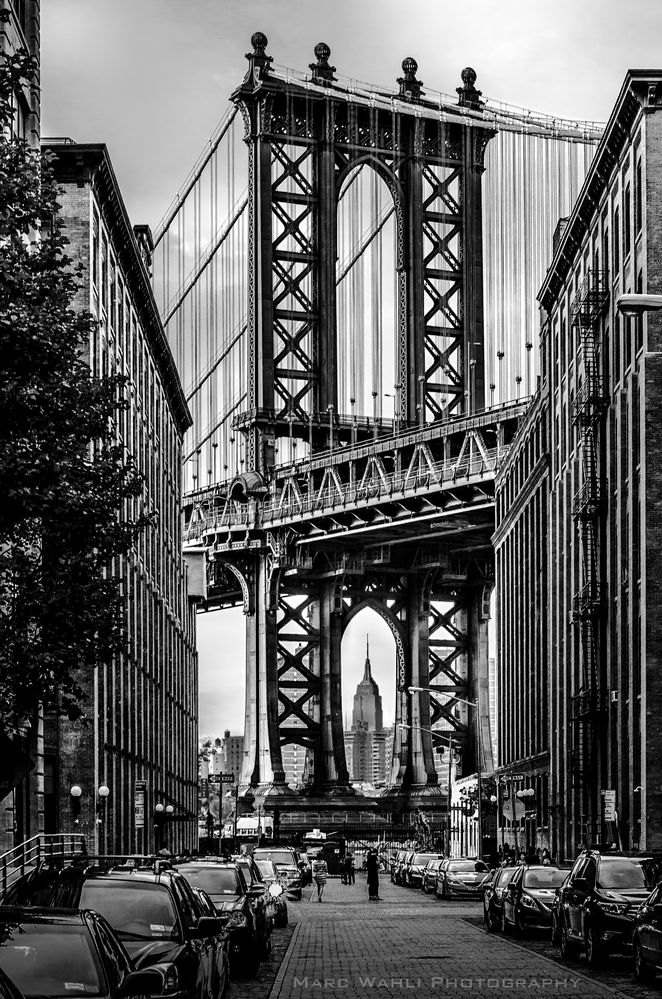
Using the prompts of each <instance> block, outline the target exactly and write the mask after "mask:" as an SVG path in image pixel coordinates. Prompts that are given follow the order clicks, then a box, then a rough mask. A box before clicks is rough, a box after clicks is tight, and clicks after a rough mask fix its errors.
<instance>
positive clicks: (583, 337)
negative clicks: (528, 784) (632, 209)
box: [571, 270, 609, 786]
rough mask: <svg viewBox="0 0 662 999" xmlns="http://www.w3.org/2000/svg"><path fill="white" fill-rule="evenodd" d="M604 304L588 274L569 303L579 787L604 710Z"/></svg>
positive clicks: (604, 285)
mask: <svg viewBox="0 0 662 999" xmlns="http://www.w3.org/2000/svg"><path fill="white" fill-rule="evenodd" d="M608 302H609V291H608V281H607V273H606V271H596V270H590V271H588V272H587V274H586V277H585V278H584V280H583V282H582V284H581V285H580V286H579V288H578V290H577V295H576V297H575V299H574V301H573V303H572V310H571V317H572V325H573V326H574V328H575V330H576V334H577V339H578V359H579V361H580V365H579V370H580V371H581V372H582V376H581V381H580V383H579V387H578V391H577V394H576V396H575V400H574V404H573V413H572V420H573V425H574V426H575V427H576V428H577V431H578V434H579V451H580V455H581V485H580V487H579V489H578V490H577V493H576V494H575V497H574V500H573V508H572V516H573V520H574V521H575V523H576V525H577V534H578V538H579V552H580V557H581V586H580V588H579V590H578V591H577V593H575V595H574V597H573V607H572V619H573V623H574V624H575V625H576V627H577V628H578V629H579V633H580V636H581V647H582V674H581V675H582V681H581V686H580V689H579V690H578V691H577V693H576V694H575V696H574V697H573V721H574V726H575V746H574V752H573V769H574V773H575V778H576V780H577V781H578V783H579V784H580V786H581V785H583V783H584V782H583V780H582V775H583V774H584V773H586V772H587V771H588V770H590V769H592V767H593V765H594V760H593V759H592V747H593V744H594V734H595V727H596V725H597V724H598V721H599V717H600V714H601V712H602V710H603V702H602V694H601V690H600V671H599V665H600V619H601V614H602V610H603V601H604V597H605V594H604V593H603V591H602V586H601V573H600V544H599V539H600V529H601V520H602V517H603V515H604V508H605V501H606V489H605V484H604V481H603V479H602V478H601V476H600V467H599V460H598V446H599V431H600V420H601V417H602V414H603V413H604V410H605V408H606V406H607V394H606V386H605V385H604V382H603V378H602V375H601V371H600V359H599V355H598V351H597V338H598V335H599V329H600V318H601V316H602V314H603V312H604V310H605V308H606V306H607V304H608Z"/></svg>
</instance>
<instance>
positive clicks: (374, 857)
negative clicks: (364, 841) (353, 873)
mask: <svg viewBox="0 0 662 999" xmlns="http://www.w3.org/2000/svg"><path fill="white" fill-rule="evenodd" d="M366 869H367V872H368V901H369V902H381V899H380V897H379V856H378V854H377V851H376V850H371V851H370V853H369V854H368V862H367V865H366Z"/></svg>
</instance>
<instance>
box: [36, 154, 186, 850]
mask: <svg viewBox="0 0 662 999" xmlns="http://www.w3.org/2000/svg"><path fill="white" fill-rule="evenodd" d="M50 151H51V152H53V153H54V154H55V157H56V158H55V163H54V165H55V171H56V179H57V182H58V184H59V185H60V186H61V187H62V189H63V194H62V196H61V198H60V203H61V215H62V218H63V220H64V224H65V231H66V235H67V237H68V239H69V246H68V252H69V254H70V256H72V257H73V259H74V260H75V261H76V262H77V263H80V264H82V266H83V268H84V274H85V279H84V280H83V282H82V283H81V288H80V291H79V295H78V299H77V302H76V305H77V307H80V308H85V309H89V310H90V311H91V312H92V313H93V315H95V316H96V317H97V318H98V320H99V322H98V327H97V329H96V331H95V334H94V336H93V338H92V342H91V343H90V365H91V367H92V369H93V370H94V371H95V373H96V374H99V375H101V374H105V373H109V374H112V373H115V372H118V373H121V374H123V375H124V376H125V377H126V379H127V382H128V386H129V391H128V398H129V407H128V409H127V410H126V411H125V412H123V413H121V414H120V415H119V417H118V419H117V425H116V434H117V438H118V440H119V441H120V442H121V443H122V444H123V445H124V447H125V449H126V451H127V453H129V454H131V455H132V456H133V458H134V459H135V461H136V463H137V466H138V468H139V470H140V472H141V473H142V474H143V476H144V480H145V487H144V495H143V497H142V498H141V499H140V500H135V501H134V500H131V501H127V504H128V503H131V504H134V505H133V508H132V509H129V507H128V505H127V511H126V512H127V514H133V515H136V514H137V513H138V512H139V509H140V507H141V506H142V504H144V506H145V508H146V509H148V510H155V511H156V512H157V514H158V516H157V519H156V521H155V522H154V524H153V525H151V526H150V527H149V528H148V529H147V530H146V531H145V532H143V533H142V534H141V536H140V538H139V540H138V542H137V545H136V547H135V549H134V550H133V551H132V552H131V553H130V555H129V556H128V557H127V558H126V559H123V560H122V561H121V563H120V565H119V566H118V568H119V571H120V573H121V575H122V577H123V579H124V586H125V593H126V598H127V620H126V625H127V637H128V651H127V653H126V654H125V655H123V656H121V657H118V658H117V660H116V661H115V662H113V664H112V665H111V666H109V667H105V668H102V669H99V670H97V671H96V672H95V673H94V675H92V676H90V677H88V678H86V679H85V680H84V689H85V692H86V695H87V702H86V704H87V711H86V714H87V722H86V723H85V724H82V725H80V724H72V723H68V722H66V721H62V720H57V719H54V718H47V719H46V724H45V733H46V740H47V746H48V748H49V750H50V753H47V756H46V763H47V766H48V767H50V768H51V769H52V771H53V781H54V784H55V788H56V797H57V804H58V810H57V817H56V822H57V828H58V829H59V830H61V831H77V832H82V833H84V834H85V835H86V836H87V838H88V842H89V843H90V844H91V845H92V846H95V847H97V848H99V849H100V850H102V851H103V852H105V851H107V852H120V851H124V850H141V849H144V850H151V849H152V848H153V847H154V846H155V843H156V832H155V825H154V816H155V814H156V813H155V811H154V809H155V805H156V804H157V803H160V804H162V805H164V812H163V814H165V806H167V805H168V804H171V805H172V806H173V809H174V812H173V818H172V820H171V821H170V822H169V828H168V829H167V831H166V833H165V838H166V840H167V843H168V845H169V846H170V847H175V848H177V847H182V846H187V847H189V848H192V847H193V846H194V845H197V838H196V837H197V743H198V731H197V717H198V703H197V701H198V690H197V655H196V651H195V612H194V607H193V606H192V604H191V601H190V600H189V599H188V594H187V584H186V570H185V566H184V563H183V560H182V556H181V545H182V538H181V521H180V504H181V482H180V474H181V449H182V440H183V434H184V432H185V430H186V429H187V427H188V426H189V424H190V416H189V413H188V410H187V407H186V403H185V401H184V396H183V392H182V388H181V385H180V382H179V378H178V375H177V372H176V369H175V367H174V362H173V359H172V356H171V354H170V351H169V348H168V346H167V342H166V339H165V335H164V332H163V327H162V324H161V322H160V320H159V318H158V314H157V311H156V307H155V304H154V300H153V297H152V292H151V287H150V282H149V274H148V271H147V269H146V267H145V264H144V260H143V256H142V254H141V252H140V247H139V245H138V243H137V241H136V239H135V237H134V233H133V231H132V229H131V227H130V225H129V222H128V218H127V216H126V211H125V209H124V205H123V203H122V200H121V195H120V192H119V189H118V187H117V183H116V181H115V177H114V174H113V171H112V167H111V164H110V161H109V158H108V154H107V152H106V149H105V147H104V146H82V145H81V146H79V145H73V144H69V143H67V144H64V145H56V146H53V147H52V148H51V150H50ZM136 781H145V783H146V799H145V820H144V821H145V825H144V827H142V828H140V827H136V822H135V814H134V788H135V782H136ZM73 785H79V786H80V787H81V789H82V795H81V796H80V799H79V802H80V814H79V815H78V816H77V817H76V815H75V811H74V809H72V807H71V806H72V802H71V800H70V793H69V792H70V789H71V787H72V786H73ZM103 785H105V786H106V787H108V788H109V790H110V794H109V796H108V797H107V799H106V803H105V805H104V804H103V801H102V800H101V799H100V798H99V796H98V789H99V787H101V786H103Z"/></svg>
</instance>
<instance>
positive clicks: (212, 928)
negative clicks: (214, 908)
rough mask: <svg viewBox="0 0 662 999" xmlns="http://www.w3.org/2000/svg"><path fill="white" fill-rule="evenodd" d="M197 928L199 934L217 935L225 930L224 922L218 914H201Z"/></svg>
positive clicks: (203, 935)
mask: <svg viewBox="0 0 662 999" xmlns="http://www.w3.org/2000/svg"><path fill="white" fill-rule="evenodd" d="M195 929H196V935H197V936H200V937H217V936H218V935H219V934H220V933H222V932H223V923H222V922H221V921H220V919H217V918H216V916H200V919H199V920H198V923H197V925H196V927H195Z"/></svg>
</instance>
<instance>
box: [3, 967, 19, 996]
mask: <svg viewBox="0 0 662 999" xmlns="http://www.w3.org/2000/svg"><path fill="white" fill-rule="evenodd" d="M0 999H25V996H24V995H23V993H22V992H21V991H20V989H19V988H17V986H16V985H14V983H13V982H12V980H11V978H8V977H7V975H5V973H4V971H3V970H2V969H1V968H0Z"/></svg>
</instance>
